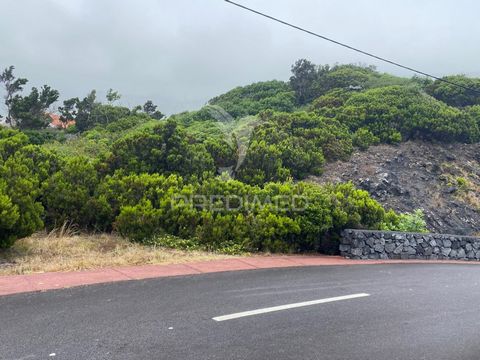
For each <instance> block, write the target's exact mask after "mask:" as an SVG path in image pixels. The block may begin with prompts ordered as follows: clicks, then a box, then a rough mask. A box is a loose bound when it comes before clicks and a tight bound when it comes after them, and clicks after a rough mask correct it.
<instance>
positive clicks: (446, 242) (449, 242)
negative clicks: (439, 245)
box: [443, 239, 452, 248]
mask: <svg viewBox="0 0 480 360" xmlns="http://www.w3.org/2000/svg"><path fill="white" fill-rule="evenodd" d="M443 247H446V248H449V247H452V242H451V241H450V240H448V239H445V240H443Z"/></svg>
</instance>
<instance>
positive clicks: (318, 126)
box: [238, 112, 352, 184]
mask: <svg viewBox="0 0 480 360" xmlns="http://www.w3.org/2000/svg"><path fill="white" fill-rule="evenodd" d="M261 118H262V121H263V123H261V125H259V126H258V127H257V128H256V129H255V131H254V133H253V136H252V141H251V143H250V147H249V149H248V152H247V156H246V158H245V162H244V163H243V164H242V167H241V168H240V170H239V172H238V176H239V178H240V179H241V180H243V181H245V182H248V183H252V184H262V183H264V182H268V181H283V180H286V179H287V178H288V177H290V176H292V177H294V178H296V179H301V178H304V177H305V176H307V175H309V174H320V173H321V169H322V166H323V164H324V162H325V159H326V160H329V161H333V160H338V159H346V158H348V156H349V155H350V153H351V152H352V139H351V135H350V133H349V132H348V129H347V128H346V127H345V126H343V125H342V124H340V123H339V122H338V121H336V120H335V119H331V118H324V117H320V116H317V115H315V114H314V113H306V112H295V113H291V114H288V113H275V112H265V113H263V114H262V115H261Z"/></svg>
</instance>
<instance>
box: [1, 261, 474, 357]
mask: <svg viewBox="0 0 480 360" xmlns="http://www.w3.org/2000/svg"><path fill="white" fill-rule="evenodd" d="M359 293H367V294H369V295H370V296H364V297H359V298H353V299H348V300H342V301H334V302H328V303H320V304H315V305H310V306H302V307H297V308H292V309H285V310H283V311H276V312H270V313H263V314H257V315H251V316H247V317H240V318H236V319H231V320H225V321H221V322H219V321H215V320H213V319H212V318H214V317H218V316H222V315H228V314H233V313H238V312H243V311H249V310H255V309H262V308H268V307H272V306H278V305H285V304H292V303H299V302H305V301H312V300H318V299H325V298H330V297H338V296H343V295H350V294H359ZM479 308H480V266H475V265H461V264H459V265H456V264H454V265H445V264H444V265H440V264H408V265H365V266H343V267H340V266H325V267H304V268H287V269H272V270H256V271H241V272H229V273H216V274H205V275H196V276H184V277H175V278H161V279H152V280H144V281H129V282H119V283H111V284H103V285H94V286H87V287H81V288H72V289H66V290H55V291H49V292H44V293H31V294H20V295H13V296H5V297H0V358H1V359H69V360H70V359H82V360H84V359H142V360H147V359H195V360H197V359H322V360H328V359H339V360H340V359H341V360H343V359H356V360H362V359H365V360H367V359H368V360H377V359H382V360H383V359H391V360H393V359H408V360H411V359H432V360H442V359H445V360H447V359H448V360H455V359H462V360H467V359H472V360H473V359H475V360H478V359H480V311H479Z"/></svg>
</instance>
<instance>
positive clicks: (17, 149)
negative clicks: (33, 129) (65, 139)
mask: <svg viewBox="0 0 480 360" xmlns="http://www.w3.org/2000/svg"><path fill="white" fill-rule="evenodd" d="M23 149H25V151H23ZM31 149H32V148H31V147H28V146H27V138H26V136H25V135H23V134H21V133H19V132H17V131H14V130H6V129H3V128H0V155H1V156H0V214H1V219H0V247H8V246H10V245H12V244H13V242H14V241H15V240H16V239H17V238H20V237H24V236H28V235H30V234H32V233H33V232H34V231H35V230H38V229H40V228H41V227H42V226H43V222H42V214H43V207H42V204H41V203H40V202H39V201H38V200H39V197H40V193H41V190H40V176H39V175H38V174H36V173H34V169H36V168H37V167H38V168H40V169H45V168H44V167H43V166H42V165H41V164H40V162H37V161H35V160H36V159H37V158H38V157H40V156H41V154H40V155H39V156H38V157H37V156H36V154H35V155H34V156H33V157H31V156H29V153H30V150H31Z"/></svg>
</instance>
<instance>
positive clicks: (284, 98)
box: [209, 80, 295, 118]
mask: <svg viewBox="0 0 480 360" xmlns="http://www.w3.org/2000/svg"><path fill="white" fill-rule="evenodd" d="M209 104H210V105H218V106H220V107H221V108H223V109H224V110H225V111H226V112H227V113H228V114H230V115H231V116H233V117H235V118H236V117H242V116H246V115H255V114H258V113H259V112H261V111H263V110H268V109H270V110H276V111H287V112H288V111H293V109H294V108H295V95H294V93H293V91H292V89H291V88H290V87H289V85H288V84H286V83H284V82H282V81H276V80H273V81H266V82H258V83H254V84H251V85H247V86H243V87H242V86H239V87H237V88H235V89H233V90H230V91H229V92H227V93H225V94H223V95H220V96H217V97H215V98H213V99H211V100H210V101H209Z"/></svg>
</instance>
